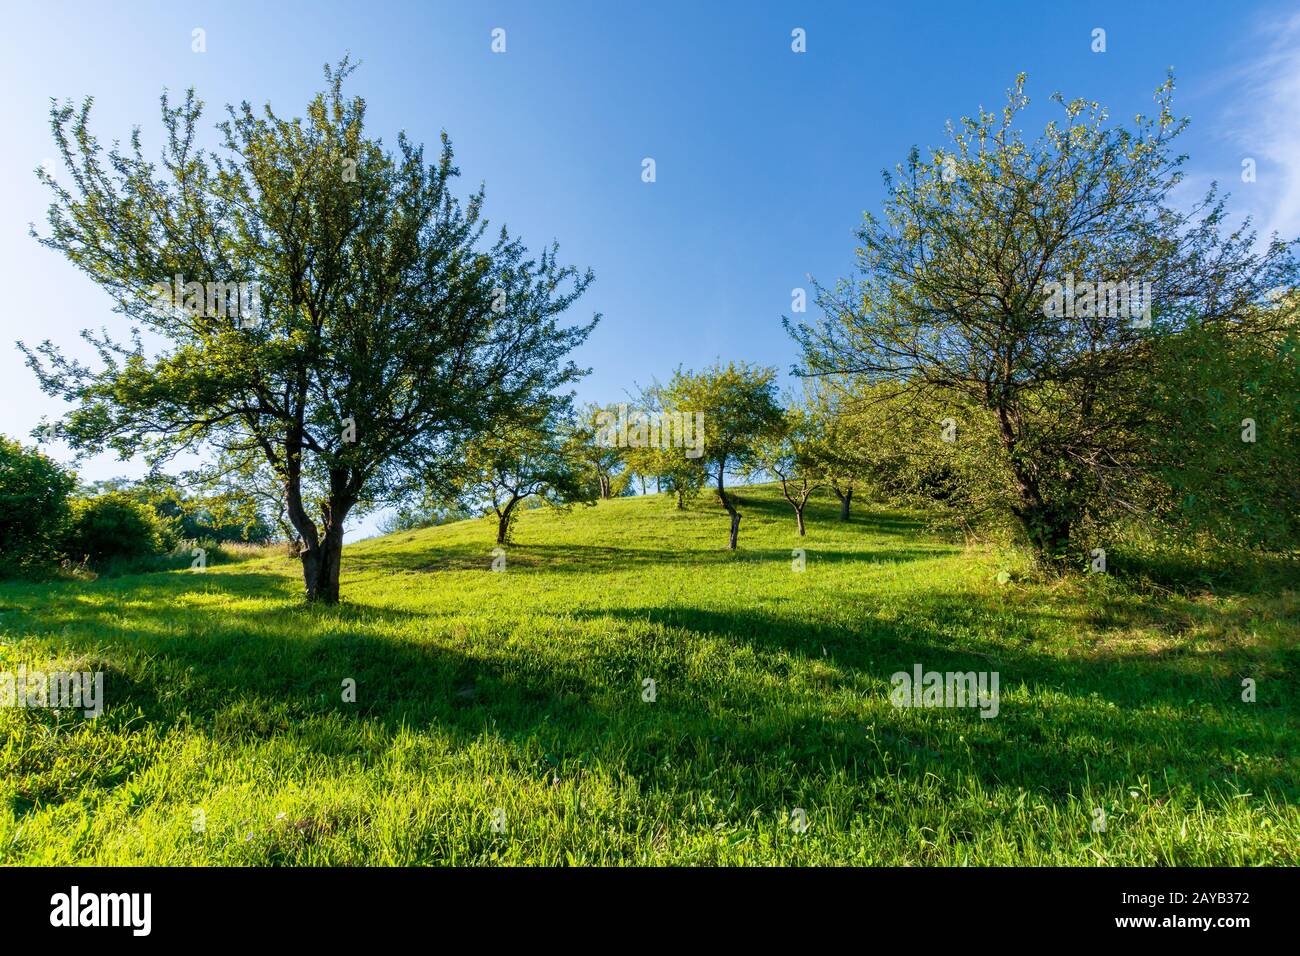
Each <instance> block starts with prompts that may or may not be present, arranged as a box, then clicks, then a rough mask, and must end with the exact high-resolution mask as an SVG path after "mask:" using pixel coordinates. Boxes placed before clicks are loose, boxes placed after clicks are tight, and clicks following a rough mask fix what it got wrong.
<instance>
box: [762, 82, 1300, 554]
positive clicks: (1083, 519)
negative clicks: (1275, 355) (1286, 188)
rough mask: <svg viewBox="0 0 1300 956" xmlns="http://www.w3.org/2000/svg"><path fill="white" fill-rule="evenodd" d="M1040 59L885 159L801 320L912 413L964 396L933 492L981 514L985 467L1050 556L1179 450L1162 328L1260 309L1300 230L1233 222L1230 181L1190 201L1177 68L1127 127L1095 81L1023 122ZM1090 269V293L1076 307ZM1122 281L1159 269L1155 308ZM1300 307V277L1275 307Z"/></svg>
mask: <svg viewBox="0 0 1300 956" xmlns="http://www.w3.org/2000/svg"><path fill="white" fill-rule="evenodd" d="M1023 80H1024V78H1023V76H1021V77H1019V78H1017V81H1016V85H1015V87H1014V88H1013V89H1011V90H1010V91H1009V92H1008V98H1007V104H1006V106H1005V108H1004V109H1003V110H1002V111H1001V112H1000V113H995V112H990V111H984V110H981V111H980V112H979V114H978V115H976V116H973V117H965V118H963V119H962V121H961V122H960V123H959V124H955V125H954V126H952V127H950V130H949V132H950V139H951V141H950V143H949V144H948V145H947V146H946V147H944V148H943V149H939V150H935V151H933V152H932V153H930V154H929V156H923V155H922V154H921V153H920V151H917V150H914V151H913V153H912V155H911V156H910V157H909V159H908V161H907V163H906V164H905V165H903V166H900V167H898V170H897V175H893V176H888V177H887V183H886V185H887V197H886V200H885V203H884V212H883V215H882V216H880V217H877V216H876V215H873V214H868V215H867V216H866V217H865V220H864V223H863V226H862V228H861V230H860V231H859V234H858V239H859V248H858V260H859V261H858V270H857V273H856V275H855V276H854V277H852V278H851V279H847V280H844V281H842V282H840V283H838V284H837V285H836V286H835V287H834V288H831V289H827V288H821V287H819V302H820V304H821V306H822V308H823V310H824V312H825V318H824V320H823V321H821V322H814V323H806V324H801V325H797V326H796V325H793V324H791V323H790V322H789V321H788V320H787V328H789V330H790V331H791V333H792V334H793V335H794V337H795V339H796V340H797V341H798V342H799V344H800V346H801V349H802V351H803V357H804V363H805V370H806V371H807V372H808V373H810V374H814V375H827V374H829V375H840V376H848V377H850V378H853V379H857V380H861V381H863V382H865V383H867V384H871V385H877V384H882V383H884V384H888V385H890V386H891V387H893V388H895V389H896V390H897V393H898V400H897V401H892V400H891V404H892V405H893V407H894V408H896V409H904V410H910V411H913V412H914V413H913V414H909V415H908V416H907V421H906V423H905V424H904V426H903V427H905V428H911V429H914V430H915V429H917V428H925V427H927V426H926V424H925V423H926V422H927V419H928V420H929V421H930V422H932V421H933V419H932V418H929V416H932V415H933V414H934V413H935V412H936V411H938V410H941V409H944V408H947V409H949V410H950V411H949V412H948V415H949V416H951V417H953V418H954V419H955V420H956V422H957V427H958V434H959V436H961V435H965V436H971V437H973V438H975V439H976V440H975V441H966V440H965V439H964V438H961V437H959V438H958V440H957V441H956V442H955V443H953V445H952V447H951V448H949V449H947V450H942V449H936V451H938V456H937V458H936V459H935V462H936V463H942V466H941V467H939V468H938V469H937V470H936V469H935V468H933V467H930V468H929V471H930V475H929V477H928V478H927V481H926V485H927V486H928V487H927V489H926V490H927V493H928V494H930V495H931V496H934V497H939V498H943V499H945V500H947V501H950V502H951V501H957V502H960V504H959V507H958V508H957V510H958V512H959V513H960V514H961V515H962V516H963V517H964V518H965V519H968V520H969V519H974V518H976V517H977V516H978V515H979V513H980V512H979V510H978V509H979V508H980V507H981V506H982V502H984V501H987V500H990V498H989V496H988V495H986V494H983V493H979V494H970V493H968V491H966V490H963V489H964V486H965V485H966V484H967V481H966V479H967V477H968V476H975V477H978V476H980V475H981V474H988V475H989V476H990V477H991V478H992V479H993V482H994V484H993V486H992V487H994V488H996V487H997V486H999V485H1000V486H1001V487H1002V488H1004V489H1006V490H1007V491H1009V492H1010V493H1009V494H1007V495H1005V496H1004V497H1003V502H1004V503H1003V504H1002V505H1001V507H1002V508H1003V510H1004V511H1005V512H1008V513H1009V514H1010V515H1013V516H1014V517H1015V518H1016V519H1017V521H1018V522H1019V524H1020V527H1021V529H1022V531H1023V534H1024V536H1025V538H1027V540H1028V541H1029V542H1030V544H1031V545H1032V546H1033V548H1034V551H1035V553H1036V555H1037V556H1038V557H1039V559H1041V560H1042V561H1044V562H1045V563H1047V564H1050V565H1052V566H1054V567H1061V566H1063V565H1064V564H1066V563H1068V562H1069V561H1070V560H1072V558H1073V559H1079V558H1082V557H1083V556H1084V555H1086V553H1087V549H1089V548H1091V547H1093V546H1095V544H1096V534H1097V531H1098V529H1099V528H1102V527H1104V526H1106V525H1107V524H1108V523H1110V522H1113V521H1114V520H1116V519H1117V518H1119V517H1122V516H1125V515H1133V514H1139V513H1141V512H1142V511H1143V509H1144V507H1145V506H1146V505H1147V504H1148V502H1149V486H1150V484H1151V482H1152V480H1153V479H1154V478H1156V477H1157V476H1158V475H1159V474H1160V473H1161V472H1165V473H1168V471H1169V470H1170V469H1171V467H1172V466H1174V465H1175V464H1176V463H1177V461H1178V457H1177V456H1175V457H1174V458H1171V459H1167V460H1164V461H1160V460H1157V459H1156V458H1155V457H1154V456H1153V451H1159V450H1161V449H1162V448H1166V447H1167V446H1166V445H1163V444H1161V445H1158V446H1157V447H1156V448H1154V449H1153V447H1152V443H1151V441H1150V438H1149V435H1148V434H1147V433H1146V431H1145V425H1146V423H1147V422H1149V421H1150V420H1151V418H1152V417H1153V415H1154V414H1155V412H1156V409H1155V407H1154V406H1153V404H1152V401H1153V399H1152V394H1151V390H1150V389H1149V388H1147V387H1146V380H1147V377H1148V376H1149V375H1150V374H1151V371H1152V370H1153V368H1154V367H1155V365H1156V364H1157V361H1158V357H1159V355H1160V353H1161V350H1162V348H1163V346H1162V344H1161V343H1162V339H1163V337H1165V336H1168V335H1177V334H1179V333H1180V332H1181V331H1183V330H1185V329H1188V328H1190V327H1192V326H1194V325H1196V324H1205V325H1206V326H1212V327H1214V328H1217V329H1222V330H1224V332H1225V334H1235V333H1240V332H1244V331H1246V330H1249V329H1251V328H1254V327H1255V325H1256V322H1257V319H1258V316H1259V314H1260V307H1261V305H1262V304H1263V303H1265V302H1266V301H1267V300H1268V297H1269V295H1270V294H1271V293H1272V292H1273V291H1274V290H1275V289H1278V288H1284V289H1290V288H1294V287H1295V285H1296V283H1297V279H1298V271H1297V262H1296V259H1295V256H1294V254H1293V250H1292V248H1291V245H1290V244H1288V243H1285V242H1283V241H1281V240H1278V239H1274V240H1272V241H1271V242H1268V243H1264V244H1258V245H1257V244H1256V241H1255V235H1254V233H1253V232H1252V231H1251V230H1250V224H1249V222H1247V223H1245V224H1243V225H1241V226H1240V227H1238V228H1235V229H1229V228H1227V226H1226V221H1227V214H1226V212H1225V209H1224V204H1223V200H1222V198H1221V197H1219V196H1218V195H1217V193H1216V192H1215V191H1214V190H1211V191H1210V193H1209V194H1208V195H1207V196H1206V197H1205V198H1204V200H1203V202H1201V203H1199V204H1198V205H1196V206H1195V207H1193V208H1191V209H1190V210H1187V209H1186V208H1185V207H1181V206H1177V205H1176V204H1175V203H1173V202H1172V200H1171V193H1172V191H1173V190H1174V189H1175V188H1176V187H1177V186H1178V185H1179V183H1180V182H1181V178H1182V172H1181V166H1182V163H1183V161H1184V157H1182V156H1180V155H1178V154H1177V153H1175V152H1174V150H1173V143H1174V141H1175V140H1176V138H1177V136H1178V135H1179V133H1180V132H1181V131H1182V130H1183V128H1184V127H1185V125H1186V124H1185V121H1182V120H1178V119H1176V118H1175V116H1174V114H1173V112H1172V94H1173V81H1172V77H1171V78H1170V79H1169V80H1168V81H1167V82H1166V83H1165V84H1164V85H1163V86H1161V87H1160V89H1159V90H1157V92H1156V106H1157V109H1156V114H1155V115H1154V116H1151V117H1146V116H1138V117H1137V118H1136V119H1135V120H1134V121H1133V123H1132V125H1131V127H1127V128H1126V127H1121V126H1115V125H1113V124H1111V123H1110V122H1109V118H1108V116H1107V113H1106V111H1105V109H1104V108H1102V107H1101V106H1100V105H1099V104H1097V103H1094V102H1089V101H1086V100H1081V99H1079V100H1072V101H1069V102H1066V101H1065V100H1064V99H1063V98H1062V97H1060V96H1059V95H1057V96H1054V97H1053V99H1054V100H1055V101H1056V102H1057V104H1058V105H1059V106H1060V108H1061V110H1062V113H1063V116H1062V119H1061V120H1060V121H1052V122H1050V123H1048V124H1047V126H1046V128H1045V129H1044V131H1043V133H1042V135H1041V136H1040V137H1038V138H1037V139H1034V140H1026V139H1025V138H1023V136H1022V134H1021V131H1020V129H1019V128H1018V125H1017V123H1018V121H1019V117H1020V116H1021V114H1022V111H1023V110H1024V108H1025V107H1026V106H1027V104H1028V102H1029V99H1028V97H1027V96H1026V95H1025V93H1024V89H1023ZM1074 282H1078V283H1079V288H1080V290H1081V292H1080V295H1081V298H1080V299H1079V303H1078V307H1077V309H1076V308H1075V307H1074V305H1073V303H1072V304H1071V307H1070V308H1068V309H1067V308H1065V307H1064V305H1063V303H1064V296H1063V294H1062V289H1063V288H1064V287H1066V286H1068V287H1070V288H1071V289H1073V283H1074ZM1118 282H1125V283H1126V284H1127V283H1137V286H1138V290H1139V291H1141V290H1142V288H1143V284H1144V283H1145V284H1146V286H1145V287H1146V288H1148V289H1149V290H1150V294H1149V296H1148V298H1147V299H1146V300H1141V301H1139V302H1138V303H1137V304H1138V305H1141V304H1142V301H1146V302H1147V304H1149V306H1150V308H1149V309H1146V310H1143V311H1137V310H1134V309H1131V308H1130V307H1129V305H1130V304H1132V303H1133V300H1132V299H1131V298H1128V299H1125V300H1124V302H1125V306H1124V308H1120V307H1119V301H1120V300H1119V298H1118V296H1117V295H1116V296H1110V295H1109V294H1108V295H1107V296H1106V297H1105V298H1104V301H1103V299H1102V298H1100V297H1099V295H1100V294H1099V293H1098V294H1094V292H1093V290H1092V286H1093V285H1095V284H1097V283H1118ZM1085 283H1086V284H1087V285H1085ZM1295 308H1296V301H1295V300H1294V298H1291V299H1286V300H1284V305H1280V306H1279V307H1278V308H1276V309H1274V310H1272V311H1273V312H1275V313H1280V312H1285V313H1287V314H1294V312H1295ZM1276 318H1278V319H1280V318H1281V316H1277V317H1276ZM945 417H947V416H945ZM928 427H933V426H932V425H930V426H928ZM986 439H987V440H986ZM927 467H928V466H927ZM967 501H968V502H969V504H968V503H966V502H967Z"/></svg>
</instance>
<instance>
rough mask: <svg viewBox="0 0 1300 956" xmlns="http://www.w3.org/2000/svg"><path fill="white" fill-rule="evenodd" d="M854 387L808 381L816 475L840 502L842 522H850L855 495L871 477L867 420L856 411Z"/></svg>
mask: <svg viewBox="0 0 1300 956" xmlns="http://www.w3.org/2000/svg"><path fill="white" fill-rule="evenodd" d="M850 388H851V385H850V384H848V383H843V382H835V381H833V380H831V379H808V380H806V381H805V401H806V414H807V416H808V418H809V421H808V423H807V436H808V446H807V450H806V454H807V455H808V457H809V458H810V459H811V462H810V465H811V470H812V472H813V473H815V474H817V475H819V476H820V477H821V479H822V480H823V481H824V482H825V483H826V484H827V485H828V486H829V487H830V489H831V491H832V492H833V493H834V494H835V497H836V498H838V499H839V502H840V520H841V521H848V520H849V518H850V509H851V507H852V505H853V493H854V491H856V490H857V489H858V488H860V487H861V486H862V485H864V484H866V483H867V482H868V481H869V480H870V477H871V466H870V463H869V457H868V445H869V442H870V440H871V436H870V435H869V434H867V432H866V431H865V428H864V426H865V424H866V416H865V415H864V414H863V412H862V409H861V408H859V407H856V406H857V405H860V402H855V399H857V398H859V396H855V395H854V394H853V393H852V392H851V391H849V389H850Z"/></svg>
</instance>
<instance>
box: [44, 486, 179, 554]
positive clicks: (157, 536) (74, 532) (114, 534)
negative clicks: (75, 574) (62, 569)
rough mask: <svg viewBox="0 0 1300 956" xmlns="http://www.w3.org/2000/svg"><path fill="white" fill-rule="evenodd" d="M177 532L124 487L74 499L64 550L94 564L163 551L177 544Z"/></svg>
mask: <svg viewBox="0 0 1300 956" xmlns="http://www.w3.org/2000/svg"><path fill="white" fill-rule="evenodd" d="M175 544H176V542H175V540H174V535H173V534H172V532H171V529H170V528H169V527H168V526H167V524H166V523H165V522H164V521H163V520H162V519H161V518H159V517H158V514H157V513H156V512H155V511H154V510H153V509H152V508H150V507H149V506H148V505H146V504H144V503H142V502H140V501H138V500H137V499H136V498H134V497H133V496H132V495H131V494H129V493H127V492H123V491H111V492H109V493H107V494H103V495H97V496H95V497H93V498H78V499H75V500H74V501H73V502H72V521H71V524H70V526H69V530H68V535H67V539H66V542H65V544H64V551H65V552H66V553H67V555H68V557H70V558H72V559H73V560H74V561H87V562H89V563H90V564H92V565H102V564H104V563H105V562H109V561H114V560H119V559H124V558H125V559H130V558H139V557H144V556H146V555H154V554H160V553H162V552H163V551H165V550H167V549H169V548H171V547H174V546H175Z"/></svg>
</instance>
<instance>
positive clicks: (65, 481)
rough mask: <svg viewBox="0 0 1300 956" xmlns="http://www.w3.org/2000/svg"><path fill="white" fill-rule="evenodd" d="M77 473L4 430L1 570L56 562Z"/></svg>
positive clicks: (0, 473) (0, 471)
mask: <svg viewBox="0 0 1300 956" xmlns="http://www.w3.org/2000/svg"><path fill="white" fill-rule="evenodd" d="M75 484H76V476H74V475H73V474H72V473H71V472H69V471H66V470H64V469H63V468H62V467H61V466H60V465H59V464H58V463H57V462H54V461H53V460H51V459H50V458H48V457H46V456H45V455H43V454H41V453H40V452H39V451H37V450H36V449H34V448H24V447H23V446H22V445H21V444H19V443H18V442H16V441H11V440H9V439H8V438H5V437H4V436H2V435H0V575H5V574H24V573H30V572H32V571H35V570H38V569H40V568H41V567H42V566H45V565H52V564H53V563H54V560H55V558H56V551H57V547H58V544H59V541H60V539H61V537H62V535H63V532H64V529H65V527H66V525H67V522H68V516H69V508H68V495H69V494H70V493H71V492H72V489H73V487H74V485H75Z"/></svg>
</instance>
